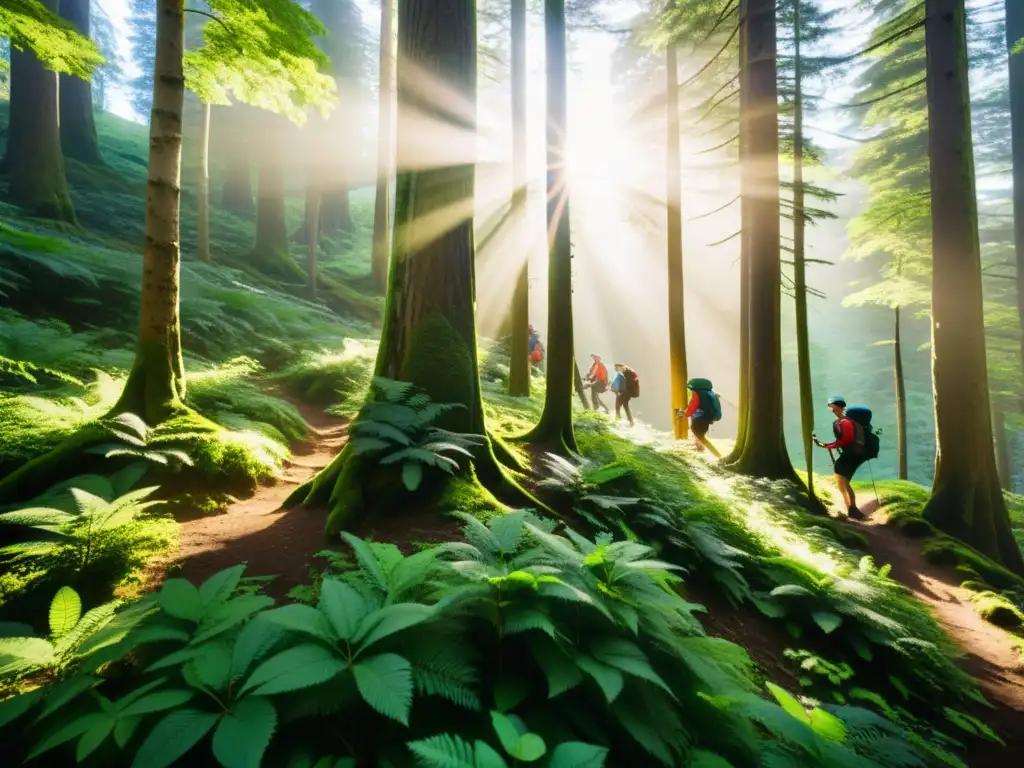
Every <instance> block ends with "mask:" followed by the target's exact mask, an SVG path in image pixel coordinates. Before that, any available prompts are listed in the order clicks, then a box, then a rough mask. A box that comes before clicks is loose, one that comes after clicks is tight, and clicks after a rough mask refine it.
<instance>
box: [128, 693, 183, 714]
mask: <svg viewBox="0 0 1024 768" xmlns="http://www.w3.org/2000/svg"><path fill="white" fill-rule="evenodd" d="M193 694H194V691H190V690H188V689H185V688H172V689H170V690H167V691H157V692H156V693H150V694H147V695H146V696H142V697H140V698H139V699H137V700H136V701H132V702H130V703H129V704H127V705H126V706H123V707H122V708H121V710H120V716H121V717H132V716H133V715H146V714H149V713H150V712H163V711H164V710H167V709H174V708H175V707H179V706H181V705H182V704H184V703H185V702H186V701H189V700H190V699H191V698H192V696H193Z"/></svg>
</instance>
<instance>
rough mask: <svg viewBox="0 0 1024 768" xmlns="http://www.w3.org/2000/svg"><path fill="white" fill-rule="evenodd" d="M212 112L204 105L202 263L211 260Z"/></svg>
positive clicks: (199, 199)
mask: <svg viewBox="0 0 1024 768" xmlns="http://www.w3.org/2000/svg"><path fill="white" fill-rule="evenodd" d="M210 111H211V107H210V105H209V104H206V103H203V113H202V117H201V118H200V121H199V184H198V189H197V190H196V252H197V254H198V256H199V260H200V261H212V259H211V258H210Z"/></svg>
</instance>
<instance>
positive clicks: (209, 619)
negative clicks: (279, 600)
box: [190, 595, 274, 645]
mask: <svg viewBox="0 0 1024 768" xmlns="http://www.w3.org/2000/svg"><path fill="white" fill-rule="evenodd" d="M273 604H274V599H273V598H272V597H267V596H266V595H241V596H240V597H236V598H234V599H233V600H229V601H228V602H226V603H219V604H214V607H213V608H212V609H209V610H208V611H207V612H206V613H205V614H204V616H203V620H202V622H201V623H200V625H199V631H198V632H196V634H195V637H193V638H192V641H191V643H190V645H198V644H199V643H205V642H206V641H207V640H209V639H210V638H213V637H216V636H217V635H219V634H221V633H222V632H226V631H227V630H229V629H231V628H232V627H234V626H235V625H236V624H240V623H241V622H243V621H245V620H246V619H248V618H249V617H250V616H253V615H254V614H257V613H259V612H260V611H262V610H263V609H264V608H267V607H269V606H272V605H273Z"/></svg>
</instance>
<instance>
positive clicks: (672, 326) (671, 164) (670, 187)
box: [665, 41, 689, 440]
mask: <svg viewBox="0 0 1024 768" xmlns="http://www.w3.org/2000/svg"><path fill="white" fill-rule="evenodd" d="M665 72H666V76H665V117H666V120H667V127H668V130H667V133H666V138H667V142H668V143H667V145H666V147H665V201H666V206H665V207H666V213H667V215H668V238H667V239H668V243H667V245H668V249H667V250H668V357H669V377H670V380H671V400H672V403H671V405H672V424H673V425H674V431H675V437H676V439H677V440H683V439H685V438H686V436H687V434H688V432H689V424H687V422H686V419H683V418H680V416H679V414H680V411H685V410H686V381H687V375H686V304H685V292H684V280H683V185H682V176H681V173H682V168H681V166H680V159H679V65H678V63H677V61H676V44H675V42H674V41H673V42H670V43H669V44H668V46H667V47H666V48H665Z"/></svg>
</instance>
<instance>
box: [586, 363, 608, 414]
mask: <svg viewBox="0 0 1024 768" xmlns="http://www.w3.org/2000/svg"><path fill="white" fill-rule="evenodd" d="M590 359H591V360H593V361H594V362H593V363H592V364H591V366H590V370H589V371H587V384H588V385H589V387H590V400H591V402H592V403H593V408H594V410H595V411H596V410H597V409H598V408H600V409H601V410H603V411H604V412H605V413H610V411H609V410H608V406H607V405H605V404H604V403H602V402H601V398H600V397H598V395H600V394H601V393H602V392H607V391H608V367H607V366H606V365H605V364H604V363H603V362H601V356H600V355H591V356H590Z"/></svg>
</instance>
